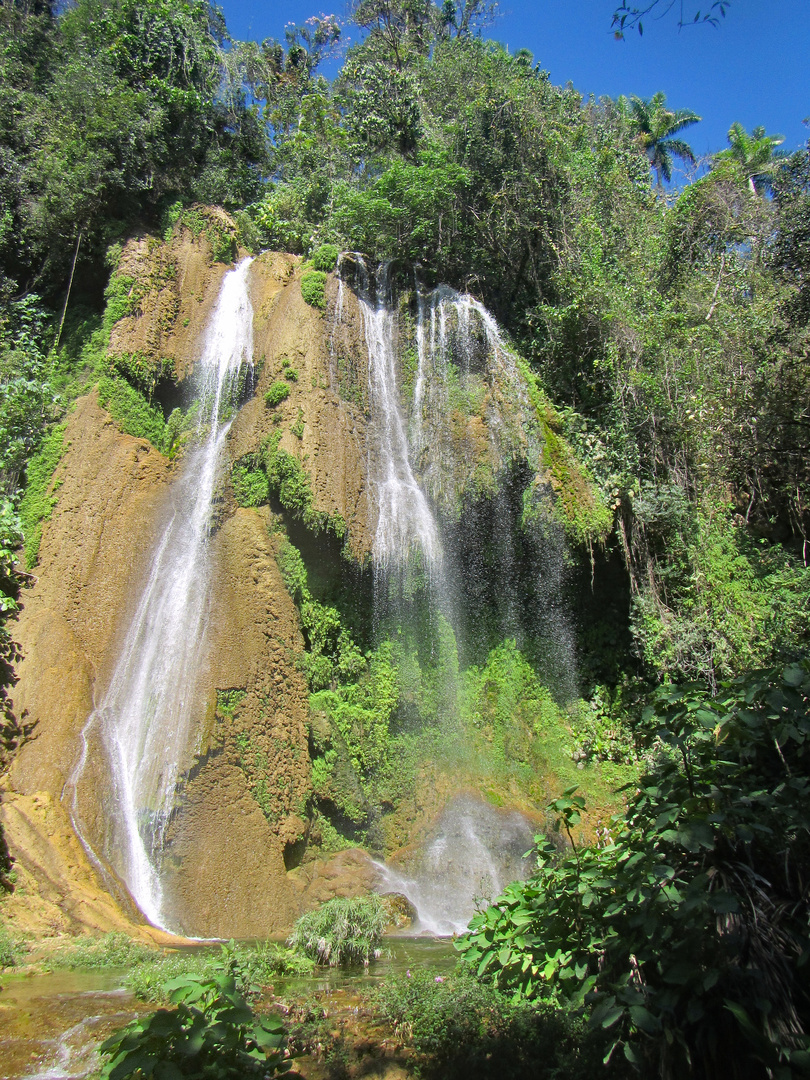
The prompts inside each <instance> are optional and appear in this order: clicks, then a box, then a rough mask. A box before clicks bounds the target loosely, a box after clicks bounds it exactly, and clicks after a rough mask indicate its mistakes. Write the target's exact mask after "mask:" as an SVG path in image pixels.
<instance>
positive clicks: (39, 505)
mask: <svg viewBox="0 0 810 1080" xmlns="http://www.w3.org/2000/svg"><path fill="white" fill-rule="evenodd" d="M64 434H65V426H64V424H61V425H57V426H56V427H54V428H51V430H50V431H49V432H48V434H47V435H46V436H45V438H44V439H43V440H42V446H41V447H40V449H39V451H38V452H37V453H36V454H34V456H33V457H32V458H30V459H29V461H28V466H27V468H26V474H27V481H26V485H25V494H24V495H23V497H22V500H21V502H20V521H21V522H22V527H23V536H24V538H25V566H26V569H28V570H30V569H31V568H32V567H33V566H35V565H36V561H37V558H38V556H39V545H40V541H41V540H42V523H43V522H45V521H47V520H48V519H49V518H50V516H51V514H52V513H53V508H54V506H56V495H54V494H53V493H51V494H50V495H49V494H48V488H49V487H50V485H51V480H52V479H53V474H54V472H55V470H56V466H57V465H58V464H59V462H60V461H61V459H62V455H63V454H64V452H65V443H64Z"/></svg>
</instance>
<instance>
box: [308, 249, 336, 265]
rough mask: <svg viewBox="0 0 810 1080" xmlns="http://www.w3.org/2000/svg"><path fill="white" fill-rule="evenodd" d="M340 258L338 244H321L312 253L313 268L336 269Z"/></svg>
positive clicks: (310, 259)
mask: <svg viewBox="0 0 810 1080" xmlns="http://www.w3.org/2000/svg"><path fill="white" fill-rule="evenodd" d="M337 260H338V249H337V244H321V246H320V247H318V248H315V250H314V251H313V252H312V255H310V258H309V261H310V262H311V263H312V268H313V270H321V271H324V270H326V271H328V270H334V269H335V264H336V263H337Z"/></svg>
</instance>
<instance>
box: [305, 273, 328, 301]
mask: <svg viewBox="0 0 810 1080" xmlns="http://www.w3.org/2000/svg"><path fill="white" fill-rule="evenodd" d="M301 295H302V296H303V298H304V301H305V302H306V303H307V304H309V306H310V307H314V308H319V309H320V310H321V311H323V309H324V308H325V307H326V274H325V273H324V272H323V271H322V270H307V271H306V272H305V273H304V274H302V275H301Z"/></svg>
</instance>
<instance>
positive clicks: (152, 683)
mask: <svg viewBox="0 0 810 1080" xmlns="http://www.w3.org/2000/svg"><path fill="white" fill-rule="evenodd" d="M251 261H252V260H250V259H244V260H243V261H242V262H241V263H239V264H238V265H237V266H236V267H235V268H234V269H233V270H230V271H229V272H228V273H227V274H226V275H225V277H224V279H223V282H222V287H221V290H220V294H219V299H218V302H217V305H216V308H215V309H214V311H213V313H212V316H211V320H210V323H209V326H208V331H207V334H206V338H205V343H204V347H203V352H202V355H201V358H200V363H199V368H198V374H197V377H198V379H199V382H200V392H199V403H200V414H199V423H198V436H199V445H198V446H197V447H196V448H195V449H194V451H193V452H192V453H191V454H190V455H189V457H188V459H187V461H186V462H185V464H184V466H183V469H182V472H181V474H180V476H179V477H178V479H177V480H176V481H175V484H174V486H173V488H172V504H173V511H172V514H171V518H170V520H169V522H168V524H167V525H166V527H165V530H164V532H163V534H162V536H161V537H160V539H159V541H158V543H157V545H156V547H155V549H154V551H153V553H152V557H151V565H150V568H149V574H148V578H147V581H146V585H145V586H144V589H143V593H142V595H141V598H140V601H139V603H138V606H137V609H136V611H135V614H134V616H133V618H132V621H131V623H130V626H129V629H128V631H127V634H126V638H125V640H124V645H123V648H122V651H121V655H120V657H119V659H118V662H117V664H116V666H115V669H114V672H113V675H112V679H111V681H110V685H109V687H108V689H107V690H106V692H105V694H104V696H103V698H102V699H101V701H100V703H99V704H98V705H97V707H96V709H95V711H94V712H93V714H92V715H91V716H90V718H89V720H88V722H87V725H86V726H85V729H84V732H83V752H82V756H81V759H80V761H79V763H78V765H77V767H76V769H75V770H74V773H73V776H72V777H71V780H70V782H69V787H70V788H72V792H73V796H72V817H73V823H74V826H75V828H76V831H77V833H78V835H79V836H80V837H81V838H82V841H83V843H84V844H85V846H86V847H87V848H88V849H89V850H90V852H91V854H93V855H94V857H96V856H97V853H96V852H94V851H93V845H92V843H91V842H90V841H89V840H88V839H87V830H86V829H85V828H83V815H82V807H81V805H80V799H79V797H78V788H77V785H78V783H79V781H80V779H81V775H82V772H83V771H84V769H85V766H86V764H87V758H88V746H89V739H90V737H91V735H93V734H95V732H96V731H97V732H98V735H99V738H100V743H101V745H102V747H103V748H104V751H105V752H106V758H107V764H108V768H109V777H110V783H111V793H110V794H111V799H110V804H111V807H112V821H111V822H110V826H111V831H112V835H111V836H110V837H108V838H107V842H106V843H105V845H104V848H105V850H104V852H103V854H104V857H105V858H106V860H107V862H108V863H109V864H110V865H111V866H112V867H113V868H114V869H115V871H116V873H117V874H118V875H119V877H120V878H121V879H122V880H123V881H124V882H125V883H126V885H127V888H128V889H129V892H130V894H131V895H132V898H133V899H134V900H135V902H136V903H137V905H138V907H139V908H140V909H141V911H142V912H143V913H144V915H145V916H146V917H147V919H149V921H150V922H151V923H153V924H155V925H156V926H160V927H163V928H164V929H168V927H167V926H166V925H165V924H166V921H167V915H166V913H165V911H164V896H163V885H162V881H161V863H162V853H163V844H164V838H165V833H166V828H167V826H168V824H169V821H170V819H171V815H172V810H173V807H174V802H175V796H176V790H177V785H178V781H179V779H180V777H181V775H182V773H183V771H184V768H186V767H187V765H188V758H189V755H190V753H191V752H192V750H193V743H194V738H195V723H196V721H197V719H198V716H197V715H196V710H195V707H194V704H195V690H196V687H197V681H198V676H199V673H200V669H201V666H202V665H203V664H204V662H205V648H204V646H205V637H206V629H207V619H208V602H209V595H210V588H209V586H210V567H209V557H208V537H209V532H210V522H211V510H212V502H213V498H214V493H215V487H216V483H217V479H218V476H219V471H220V456H221V450H222V446H223V443H224V441H225V437H226V434H227V432H228V428H229V427H230V423H231V419H230V416H229V412H230V407H231V406H233V405H235V403H236V401H235V399H236V394H237V389H238V383H239V376H240V370H241V369H242V368H243V365H247V367H248V369H250V368H251V367H252V357H253V309H252V307H251V304H250V299H249V297H248V292H247V276H248V270H249V268H250V263H251Z"/></svg>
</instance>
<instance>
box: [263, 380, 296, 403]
mask: <svg viewBox="0 0 810 1080" xmlns="http://www.w3.org/2000/svg"><path fill="white" fill-rule="evenodd" d="M289 396H290V388H289V386H288V385H287V384H286V383H285V382H281V381H277V382H274V383H273V385H272V386H271V387H270V389H269V390H268V391H267V392H266V393H265V395H264V403H265V405H267V406H268V407H269V408H271V409H275V407H276V405H280V404H281V403H282V401H286V399H287V398H288V397H289Z"/></svg>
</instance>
